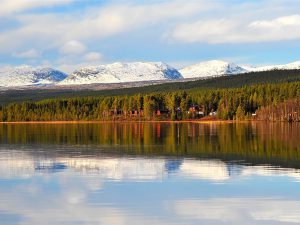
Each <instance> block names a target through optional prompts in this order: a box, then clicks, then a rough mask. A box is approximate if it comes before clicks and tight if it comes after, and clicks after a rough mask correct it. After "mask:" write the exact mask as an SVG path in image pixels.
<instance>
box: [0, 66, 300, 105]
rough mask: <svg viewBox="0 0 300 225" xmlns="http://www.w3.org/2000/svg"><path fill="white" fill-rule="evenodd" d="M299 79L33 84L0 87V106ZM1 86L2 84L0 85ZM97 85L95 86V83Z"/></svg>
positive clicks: (299, 77) (260, 75)
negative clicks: (116, 84) (119, 84)
mask: <svg viewBox="0 0 300 225" xmlns="http://www.w3.org/2000/svg"><path fill="white" fill-rule="evenodd" d="M297 81H299V82H300V70H271V71H261V72H251V73H246V74H238V75H234V76H221V77H212V78H206V79H205V78H202V79H199V80H193V81H186V80H182V81H176V82H175V81H174V82H171V83H164V84H156V85H148V86H143V87H131V88H117V89H106V90H96V89H97V88H95V89H93V88H91V89H84V88H83V89H80V88H79V87H73V88H64V87H60V88H59V89H58V88H54V89H51V88H47V87H35V88H33V89H30V88H29V89H22V90H2V91H1V89H0V105H7V104H9V103H13V102H25V101H41V100H44V99H54V98H58V99H63V98H74V97H90V96H94V97H98V96H124V95H128V96H132V95H136V94H139V93H140V94H143V95H144V94H151V93H154V92H158V93H160V92H172V91H174V90H177V91H179V90H183V91H190V90H191V91H192V90H195V91H197V90H203V89H226V88H241V87H245V86H251V85H256V84H275V83H290V82H297ZM0 86H1V84H0ZM95 87H97V85H96V86H95Z"/></svg>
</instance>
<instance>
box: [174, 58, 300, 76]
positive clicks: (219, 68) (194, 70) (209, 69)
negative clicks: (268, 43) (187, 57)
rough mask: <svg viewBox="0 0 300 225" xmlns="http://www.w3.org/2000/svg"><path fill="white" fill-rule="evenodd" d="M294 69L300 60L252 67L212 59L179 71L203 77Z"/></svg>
mask: <svg viewBox="0 0 300 225" xmlns="http://www.w3.org/2000/svg"><path fill="white" fill-rule="evenodd" d="M294 69H300V61H297V62H293V63H289V64H282V65H270V66H260V67H252V66H249V65H237V64H234V63H229V62H225V61H221V60H212V61H206V62H200V63H198V64H194V65H191V66H188V67H186V68H183V69H181V70H179V72H180V73H181V74H182V76H183V77H184V78H198V77H199V78H200V77H202V78H203V77H212V76H223V75H234V74H241V73H247V72H260V71H268V70H294Z"/></svg>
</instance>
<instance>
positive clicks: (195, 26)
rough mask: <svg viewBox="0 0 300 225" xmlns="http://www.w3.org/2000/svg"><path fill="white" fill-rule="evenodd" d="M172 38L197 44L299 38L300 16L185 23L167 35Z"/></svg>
mask: <svg viewBox="0 0 300 225" xmlns="http://www.w3.org/2000/svg"><path fill="white" fill-rule="evenodd" d="M168 37H169V38H170V39H171V40H176V41H181V42H187V43H194V42H204V43H212V44H219V43H257V42H268V41H283V40H295V39H300V15H290V16H284V17H277V18H275V19H270V20H255V21H248V20H245V19H241V18H230V19H227V18H224V19H214V20H199V21H196V22H193V23H182V24H179V25H177V26H176V27H175V29H174V30H173V31H172V32H171V33H170V34H169V35H168Z"/></svg>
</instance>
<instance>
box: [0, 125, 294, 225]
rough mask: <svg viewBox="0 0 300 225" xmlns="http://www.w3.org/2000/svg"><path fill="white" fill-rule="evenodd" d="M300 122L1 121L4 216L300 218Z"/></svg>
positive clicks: (5, 219)
mask: <svg viewBox="0 0 300 225" xmlns="http://www.w3.org/2000/svg"><path fill="white" fill-rule="evenodd" d="M299 182H300V124H283V123H282V124H280V123H278V124H277V123H272V124H266V123H253V124H250V123H249V124H247V123H244V124H219V125H218V124H192V123H184V124H183V123H181V124H176V123H172V124H170V123H99V124H5V125H4V124H2V125H0V224H1V225H6V224H39V225H40V224H108V225H114V224H116V225H119V224H120V225H121V224H122V225H123V224H126V225H127V224H128V225H135V224H138V225H140V224H143V225H147V224H151V225H152V224H158V225H159V224H205V225H222V224H230V225H232V224H249V225H250V224H251V225H253V224H264V225H268V224H276V225H279V224H300V183H299Z"/></svg>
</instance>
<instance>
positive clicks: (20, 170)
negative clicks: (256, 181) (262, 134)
mask: <svg viewBox="0 0 300 225" xmlns="http://www.w3.org/2000/svg"><path fill="white" fill-rule="evenodd" d="M0 156H1V159H0V179H4V178H12V177H30V176H34V175H35V174H41V173H42V174H43V173H54V172H64V171H65V172H66V171H70V172H72V173H75V174H81V175H93V176H97V177H99V178H100V179H112V180H161V179H164V178H165V177H166V176H167V174H169V173H172V174H173V175H175V176H184V177H186V178H188V179H205V180H211V181H214V182H220V181H226V180H229V179H234V178H235V177H241V176H245V177H247V176H252V175H259V176H286V177H291V178H293V179H297V180H300V170H299V169H281V168H275V167H268V166H246V165H240V164H235V163H225V162H222V161H220V160H195V159H176V160H175V159H164V158H129V157H114V158H112V157H102V158H101V157H94V158H84V157H78V158H75V157H74V158H68V157H58V158H47V159H45V158H34V157H31V156H29V155H26V154H20V153H13V154H10V155H5V156H4V155H2V154H1V152H0Z"/></svg>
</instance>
